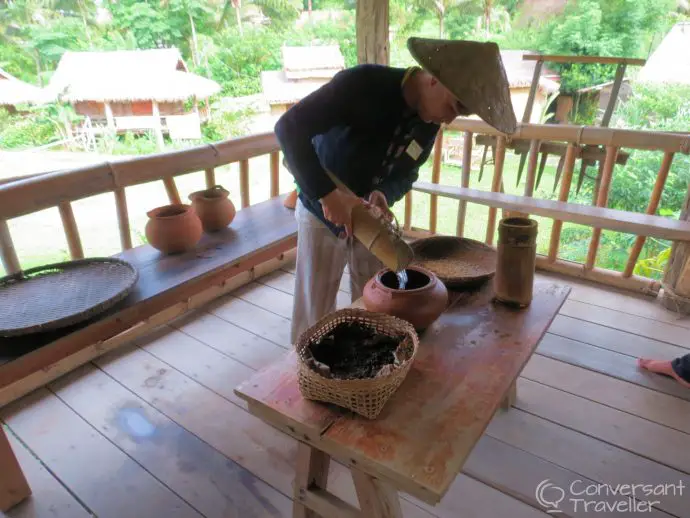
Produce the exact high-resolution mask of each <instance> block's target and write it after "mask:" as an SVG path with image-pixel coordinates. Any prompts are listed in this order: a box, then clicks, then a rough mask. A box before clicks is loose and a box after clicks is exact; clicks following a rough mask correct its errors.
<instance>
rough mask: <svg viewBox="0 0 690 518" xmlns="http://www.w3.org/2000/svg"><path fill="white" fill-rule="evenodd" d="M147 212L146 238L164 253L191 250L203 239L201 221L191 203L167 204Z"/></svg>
mask: <svg viewBox="0 0 690 518" xmlns="http://www.w3.org/2000/svg"><path fill="white" fill-rule="evenodd" d="M146 214H147V216H148V217H149V221H148V222H147V223H146V239H148V241H149V244H150V245H151V246H152V247H154V248H155V249H157V250H160V251H161V252H163V253H164V254H176V253H181V252H186V251H188V250H191V249H193V248H194V246H195V245H196V244H197V243H198V242H199V239H201V234H202V232H203V230H202V227H201V221H200V220H199V217H198V216H197V215H196V213H195V212H194V209H193V208H192V207H190V206H189V205H184V204H180V205H165V206H163V207H158V208H156V209H153V210H151V211H149V212H147V213H146Z"/></svg>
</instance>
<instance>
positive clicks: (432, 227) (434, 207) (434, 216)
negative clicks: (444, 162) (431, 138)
mask: <svg viewBox="0 0 690 518" xmlns="http://www.w3.org/2000/svg"><path fill="white" fill-rule="evenodd" d="M442 153H443V129H440V130H439V131H438V133H437V134H436V142H434V158H433V163H432V165H431V183H435V184H438V183H439V182H440V181H441V156H442ZM430 201H431V203H430V204H429V231H430V232H431V233H432V234H435V233H436V226H437V224H438V196H436V195H435V194H432V195H431V200H430Z"/></svg>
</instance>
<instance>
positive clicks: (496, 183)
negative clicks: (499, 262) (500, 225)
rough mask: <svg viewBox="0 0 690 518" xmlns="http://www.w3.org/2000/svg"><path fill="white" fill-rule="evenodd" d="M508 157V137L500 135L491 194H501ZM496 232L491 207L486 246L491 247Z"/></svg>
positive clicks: (493, 210) (491, 208)
mask: <svg viewBox="0 0 690 518" xmlns="http://www.w3.org/2000/svg"><path fill="white" fill-rule="evenodd" d="M505 157H506V137H504V136H503V135H499V136H498V137H496V158H495V160H494V177H493V180H492V182H491V192H499V191H500V189H501V181H502V180H503V163H504V161H505ZM495 230H496V208H495V207H489V221H488V223H487V225H486V244H487V245H490V244H492V243H493V241H494V232H495Z"/></svg>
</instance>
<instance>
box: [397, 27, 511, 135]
mask: <svg viewBox="0 0 690 518" xmlns="http://www.w3.org/2000/svg"><path fill="white" fill-rule="evenodd" d="M407 48H408V49H409V50H410V53H411V54H412V56H413V57H414V58H415V59H416V60H417V62H418V63H419V64H420V65H421V66H422V67H423V68H424V69H425V70H426V71H427V72H429V73H430V74H431V75H433V76H434V77H436V79H438V80H439V82H441V84H443V85H444V86H445V87H446V88H447V89H448V90H450V92H451V93H452V94H453V95H455V97H457V99H458V100H459V101H460V102H461V103H462V104H464V105H465V106H466V107H467V108H468V109H469V110H470V111H471V112H472V113H474V114H477V115H478V116H479V117H481V118H482V119H483V120H484V121H485V122H486V123H487V124H489V125H491V126H493V127H494V128H496V129H497V130H499V131H501V132H503V133H514V132H515V130H516V128H517V121H516V119H515V113H514V112H513V104H512V102H511V100H510V89H509V87H508V78H507V76H506V71H505V69H504V68H503V61H502V60H501V54H500V52H499V50H498V45H496V44H495V43H491V42H488V43H482V42H478V41H464V40H437V39H427V38H416V37H413V38H409V39H408V40H407Z"/></svg>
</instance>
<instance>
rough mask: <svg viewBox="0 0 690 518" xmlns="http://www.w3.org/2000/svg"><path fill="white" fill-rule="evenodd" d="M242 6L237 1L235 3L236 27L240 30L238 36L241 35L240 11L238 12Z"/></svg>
mask: <svg viewBox="0 0 690 518" xmlns="http://www.w3.org/2000/svg"><path fill="white" fill-rule="evenodd" d="M241 8H242V6H241V5H240V3H239V1H238V2H237V3H236V4H235V15H236V16H237V28H238V29H239V30H240V36H243V33H242V13H241V12H240V9H241Z"/></svg>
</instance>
